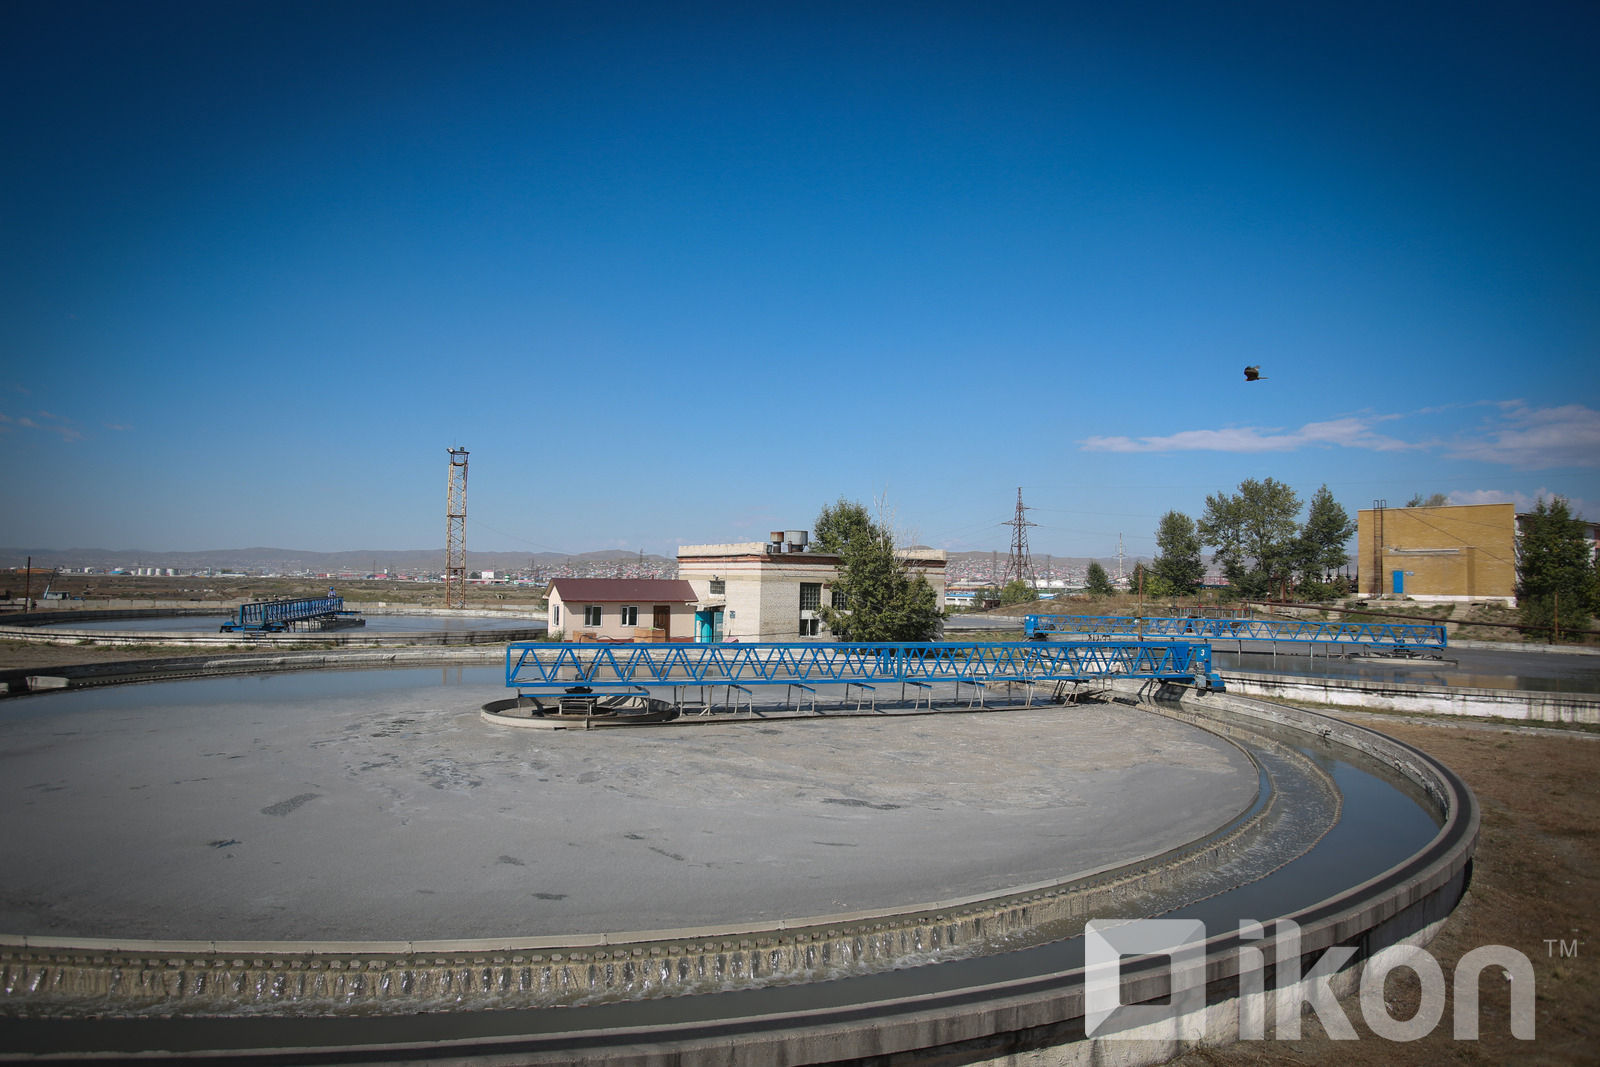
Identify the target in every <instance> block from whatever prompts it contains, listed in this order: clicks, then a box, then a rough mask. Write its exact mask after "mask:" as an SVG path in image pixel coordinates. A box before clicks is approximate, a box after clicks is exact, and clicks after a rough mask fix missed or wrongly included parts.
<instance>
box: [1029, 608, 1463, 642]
mask: <svg viewBox="0 0 1600 1067" xmlns="http://www.w3.org/2000/svg"><path fill="white" fill-rule="evenodd" d="M1024 629H1025V630H1026V632H1027V634H1028V636H1029V637H1035V636H1046V637H1048V636H1051V635H1054V634H1066V635H1069V636H1070V635H1073V634H1083V635H1089V634H1094V635H1100V636H1105V637H1120V638H1135V639H1138V640H1143V639H1146V638H1160V637H1176V638H1183V639H1189V640H1199V641H1205V640H1224V641H1298V642H1303V643H1313V642H1314V643H1318V644H1339V645H1363V646H1366V647H1368V648H1418V649H1442V648H1444V647H1445V644H1446V638H1445V629H1444V627H1443V626H1440V625H1436V624H1430V623H1379V622H1315V621H1305V620H1300V619H1207V618H1198V617H1197V618H1142V619H1141V618H1133V617H1129V616H1099V615H1029V616H1027V618H1026V620H1025V625H1024Z"/></svg>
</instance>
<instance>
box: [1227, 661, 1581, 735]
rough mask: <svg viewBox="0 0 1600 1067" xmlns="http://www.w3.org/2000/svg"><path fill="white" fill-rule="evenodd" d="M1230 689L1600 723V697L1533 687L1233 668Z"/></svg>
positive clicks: (1435, 711) (1318, 700) (1438, 711)
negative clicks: (1248, 671) (1427, 682)
mask: <svg viewBox="0 0 1600 1067" xmlns="http://www.w3.org/2000/svg"><path fill="white" fill-rule="evenodd" d="M1226 680H1227V685H1228V692H1230V693H1235V694H1238V695H1240V696H1254V697H1261V698H1263V699H1267V700H1298V701H1305V702H1307V703H1312V704H1338V705H1343V706H1347V707H1360V708H1372V709H1374V710H1379V711H1400V712H1413V713H1422V714H1428V715H1460V716H1463V717H1466V718H1500V719H1526V720H1529V721H1532V722H1562V723H1582V724H1586V725H1591V726H1592V725H1597V724H1600V696H1597V695H1595V694H1592V693H1558V692H1550V691H1546V690H1531V689H1479V688H1467V687H1464V686H1438V685H1409V684H1406V683H1401V682H1370V681H1352V680H1350V679H1344V678H1314V677H1308V676H1303V675H1286V674H1246V673H1242V672H1237V671H1233V672H1229V673H1228V674H1227V676H1226Z"/></svg>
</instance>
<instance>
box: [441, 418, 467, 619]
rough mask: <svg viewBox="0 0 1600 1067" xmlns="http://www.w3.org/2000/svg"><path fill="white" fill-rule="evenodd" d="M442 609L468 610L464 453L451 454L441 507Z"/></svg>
mask: <svg viewBox="0 0 1600 1067" xmlns="http://www.w3.org/2000/svg"><path fill="white" fill-rule="evenodd" d="M444 606H445V607H447V608H464V607H466V606H467V450H466V449H464V448H452V449H451V450H450V485H449V488H448V490H447V491H446V493H445V505H444Z"/></svg>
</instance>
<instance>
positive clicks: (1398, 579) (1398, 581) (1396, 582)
mask: <svg viewBox="0 0 1600 1067" xmlns="http://www.w3.org/2000/svg"><path fill="white" fill-rule="evenodd" d="M1393 586H1394V592H1395V595H1396V596H1399V595H1400V594H1401V593H1404V592H1405V591H1406V572H1405V571H1395V572H1394V577H1393Z"/></svg>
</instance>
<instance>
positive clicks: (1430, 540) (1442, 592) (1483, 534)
mask: <svg viewBox="0 0 1600 1067" xmlns="http://www.w3.org/2000/svg"><path fill="white" fill-rule="evenodd" d="M1356 529H1357V532H1356V570H1357V573H1358V574H1359V576H1360V592H1361V593H1362V594H1363V595H1366V596H1386V595H1387V596H1406V597H1411V598H1412V599H1415V600H1441V601H1456V600H1478V601H1501V602H1503V603H1506V604H1512V603H1515V602H1516V589H1517V549H1516V543H1517V516H1516V508H1515V507H1514V505H1511V504H1471V505H1461V506H1447V507H1436V508H1367V509H1364V510H1362V511H1359V512H1357V513H1356Z"/></svg>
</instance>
